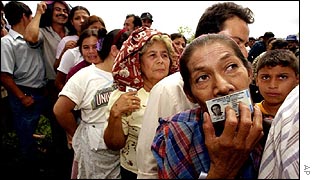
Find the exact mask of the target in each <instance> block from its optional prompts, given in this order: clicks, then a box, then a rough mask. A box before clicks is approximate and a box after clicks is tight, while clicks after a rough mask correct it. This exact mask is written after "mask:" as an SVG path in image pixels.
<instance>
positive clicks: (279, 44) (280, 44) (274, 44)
mask: <svg viewBox="0 0 315 180" xmlns="http://www.w3.org/2000/svg"><path fill="white" fill-rule="evenodd" d="M269 44H270V46H271V48H270V50H274V49H287V48H288V44H289V43H288V41H286V40H284V39H280V38H275V39H273V40H272V41H270V42H269Z"/></svg>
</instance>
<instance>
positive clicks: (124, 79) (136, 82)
mask: <svg viewBox="0 0 315 180" xmlns="http://www.w3.org/2000/svg"><path fill="white" fill-rule="evenodd" d="M156 34H162V33H161V32H159V31H157V30H153V29H150V28H147V27H140V28H138V29H136V30H134V31H133V32H132V33H131V34H130V36H129V38H128V39H127V40H126V41H125V42H124V44H123V45H122V47H121V49H120V51H119V53H118V55H117V56H116V58H115V62H114V65H113V77H114V83H116V84H117V85H118V88H119V90H120V91H126V86H129V87H132V88H135V89H137V90H139V89H140V88H142V87H143V79H142V77H141V70H140V54H139V51H140V50H141V48H142V47H143V46H144V45H145V43H146V42H147V41H149V40H150V39H151V37H152V36H154V35H156Z"/></svg>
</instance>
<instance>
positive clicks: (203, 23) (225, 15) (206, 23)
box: [195, 2, 255, 37]
mask: <svg viewBox="0 0 315 180" xmlns="http://www.w3.org/2000/svg"><path fill="white" fill-rule="evenodd" d="M235 16H237V17H239V18H240V19H242V20H244V21H245V22H246V23H247V24H251V23H253V22H254V21H255V19H254V17H253V12H252V11H251V10H250V9H249V8H243V7H242V6H240V5H237V4H235V3H234V2H223V3H217V4H214V5H212V6H211V7H208V8H207V9H206V10H205V12H204V13H203V14H202V16H201V18H200V19H199V22H198V25H197V28H196V32H195V37H198V36H200V35H202V34H208V33H218V32H220V31H221V30H222V28H223V24H224V22H225V21H226V20H227V19H229V18H232V17H235Z"/></svg>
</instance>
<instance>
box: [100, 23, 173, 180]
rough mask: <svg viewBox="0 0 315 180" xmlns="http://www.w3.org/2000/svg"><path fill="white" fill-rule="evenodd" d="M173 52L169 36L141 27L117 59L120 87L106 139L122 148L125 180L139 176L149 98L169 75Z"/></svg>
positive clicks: (111, 105) (112, 102)
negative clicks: (138, 148)
mask: <svg viewBox="0 0 315 180" xmlns="http://www.w3.org/2000/svg"><path fill="white" fill-rule="evenodd" d="M172 53H173V48H172V41H171V39H170V37H169V36H168V35H166V34H163V33H161V32H159V31H156V30H153V29H149V28H147V27H141V28H139V29H137V30H135V31H133V32H132V33H131V35H130V36H129V38H128V39H127V41H125V42H124V44H123V46H122V48H121V49H120V52H119V54H118V56H117V57H116V59H115V63H114V66H113V77H114V83H116V85H117V86H118V89H117V90H115V91H114V92H113V93H112V94H111V96H110V98H109V103H108V107H109V108H108V110H109V111H107V112H106V117H108V126H107V128H106V129H105V132H104V141H105V143H106V145H107V147H108V148H110V149H112V150H119V149H121V151H120V155H121V156H120V164H121V175H122V179H127V178H128V179H132V178H134V179H136V177H137V171H138V169H137V162H136V146H137V141H138V135H139V131H140V129H141V126H142V121H143V114H144V111H145V109H146V103H147V99H148V97H149V94H150V90H151V89H152V87H153V86H154V85H155V84H156V83H157V82H159V81H160V80H161V79H163V78H164V77H166V76H167V75H169V73H170V67H171V62H172V61H171V54H172Z"/></svg>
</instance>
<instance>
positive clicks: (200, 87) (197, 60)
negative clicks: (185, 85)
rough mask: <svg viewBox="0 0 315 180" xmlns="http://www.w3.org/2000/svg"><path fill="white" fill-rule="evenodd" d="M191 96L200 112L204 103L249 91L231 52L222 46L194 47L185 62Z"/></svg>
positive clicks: (242, 70)
mask: <svg viewBox="0 0 315 180" xmlns="http://www.w3.org/2000/svg"><path fill="white" fill-rule="evenodd" d="M187 67H188V71H189V74H190V85H191V93H192V96H190V95H188V98H189V99H193V100H194V101H195V102H197V103H198V104H199V105H200V106H201V108H202V109H203V110H204V111H208V109H207V106H206V104H205V101H207V100H209V99H213V98H216V97H220V96H225V95H227V94H231V93H233V92H236V91H240V90H243V89H247V88H249V84H250V82H251V78H250V75H249V73H248V70H247V69H246V68H245V66H244V65H243V63H242V61H241V60H240V59H239V58H238V57H237V56H236V55H235V54H234V52H233V50H232V49H231V48H230V47H228V46H227V45H223V44H222V43H218V42H216V43H213V44H211V45H209V44H207V45H204V46H201V47H198V48H196V49H195V50H194V52H193V53H192V55H191V57H190V60H189V62H188V63H187Z"/></svg>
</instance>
